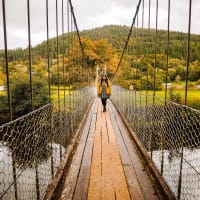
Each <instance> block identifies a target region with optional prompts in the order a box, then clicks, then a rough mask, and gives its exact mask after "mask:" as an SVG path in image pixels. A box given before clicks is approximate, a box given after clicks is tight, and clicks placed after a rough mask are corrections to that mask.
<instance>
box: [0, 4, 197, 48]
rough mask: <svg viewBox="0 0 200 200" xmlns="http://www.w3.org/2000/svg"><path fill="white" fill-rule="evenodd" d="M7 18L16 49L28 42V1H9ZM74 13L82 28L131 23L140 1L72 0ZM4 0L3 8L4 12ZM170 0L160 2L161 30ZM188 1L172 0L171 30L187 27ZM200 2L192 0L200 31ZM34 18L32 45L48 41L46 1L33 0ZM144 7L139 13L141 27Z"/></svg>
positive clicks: (52, 19) (52, 27) (52, 14)
mask: <svg viewBox="0 0 200 200" xmlns="http://www.w3.org/2000/svg"><path fill="white" fill-rule="evenodd" d="M48 2H49V33H50V37H55V36H56V1H55V0H48ZM63 2H64V32H67V20H68V19H67V0H63ZM144 2H145V10H144V25H145V27H148V15H149V9H148V3H149V1H144ZM5 3H6V21H7V37H8V47H9V48H16V47H19V46H22V47H26V46H27V45H28V33H27V30H28V24H27V23H28V22H27V0H6V1H5ZM61 3H62V0H58V10H59V11H58V18H59V23H58V27H59V34H61V33H62V27H61V25H62V18H61V15H62V10H61ZM72 3H73V6H74V11H75V15H76V18H77V23H78V27H79V29H80V30H83V29H90V28H94V27H98V26H103V25H108V24H122V25H131V23H132V19H133V16H134V14H135V9H136V5H137V3H138V1H137V0H135V1H133V0H123V1H122V0H103V1H101V0H92V1H91V0H73V1H72ZM1 4H2V1H0V10H1V11H2V5H1ZM167 7H168V0H162V1H159V11H158V12H159V16H158V27H159V29H167V21H168V12H167ZM155 8H156V0H151V22H150V25H151V27H152V28H155V16H156V12H155ZM188 9H189V1H188V0H177V1H171V15H170V30H177V31H184V32H187V30H188ZM199 10H200V1H199V0H193V1H192V24H191V31H192V32H193V33H198V34H199V33H200V22H199V19H200V12H199ZM30 13H31V16H30V19H31V42H32V45H35V44H37V43H40V42H41V41H43V40H46V0H30ZM141 16H142V7H141V8H140V12H139V26H140V27H141V24H142V22H141ZM3 46H4V42H3V20H2V12H0V48H3Z"/></svg>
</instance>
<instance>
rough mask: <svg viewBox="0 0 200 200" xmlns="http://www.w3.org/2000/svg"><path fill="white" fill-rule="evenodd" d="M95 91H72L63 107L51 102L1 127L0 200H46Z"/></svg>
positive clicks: (85, 89)
mask: <svg viewBox="0 0 200 200" xmlns="http://www.w3.org/2000/svg"><path fill="white" fill-rule="evenodd" d="M94 94H95V93H94V90H93V89H91V88H83V89H79V90H76V91H71V92H70V95H69V96H68V97H67V99H66V102H67V106H66V107H64V106H63V105H61V109H60V110H58V106H57V105H56V104H48V105H45V106H44V107H41V108H40V109H38V110H35V111H34V112H31V113H29V114H27V115H25V116H23V117H21V118H19V119H17V120H15V121H12V122H10V123H7V124H4V125H2V126H0V137H1V138H0V199H2V200H4V199H9V200H10V199H13V200H14V199H20V200H23V199H24V200H25V199H26V200H27V199H34V200H35V199H43V197H44V194H45V192H46V189H47V186H48V184H49V183H50V182H51V181H52V178H53V177H54V175H55V173H56V170H57V168H58V166H59V165H60V162H61V161H62V157H63V154H64V152H65V149H66V148H67V146H68V144H69V142H70V139H71V138H72V137H73V134H74V133H75V131H76V129H77V126H78V123H79V122H80V120H81V119H82V116H83V114H84V113H85V110H86V108H87V107H88V104H89V102H90V101H91V100H92V98H93V95H94ZM83 97H84V98H83Z"/></svg>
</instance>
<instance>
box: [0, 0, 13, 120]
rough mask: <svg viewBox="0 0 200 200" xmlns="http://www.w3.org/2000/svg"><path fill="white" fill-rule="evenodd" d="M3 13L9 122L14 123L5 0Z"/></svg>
mask: <svg viewBox="0 0 200 200" xmlns="http://www.w3.org/2000/svg"><path fill="white" fill-rule="evenodd" d="M2 11H3V30H4V49H5V65H6V81H7V96H8V110H9V120H10V121H12V118H13V116H12V106H11V92H10V75H9V74H10V73H9V68H8V46H7V26H6V9H5V0H2Z"/></svg>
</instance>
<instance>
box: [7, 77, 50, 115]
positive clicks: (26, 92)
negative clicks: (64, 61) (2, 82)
mask: <svg viewBox="0 0 200 200" xmlns="http://www.w3.org/2000/svg"><path fill="white" fill-rule="evenodd" d="M11 91H12V92H11V94H12V95H11V97H12V108H13V115H14V118H17V117H19V116H22V115H24V114H26V113H28V112H30V111H32V106H31V88H30V83H29V81H28V79H27V78H24V79H22V80H16V82H14V83H13V84H12V88H11ZM46 103H48V90H47V83H45V82H44V81H42V80H39V79H36V80H34V81H33V106H34V109H37V108H39V107H41V106H43V105H45V104H46Z"/></svg>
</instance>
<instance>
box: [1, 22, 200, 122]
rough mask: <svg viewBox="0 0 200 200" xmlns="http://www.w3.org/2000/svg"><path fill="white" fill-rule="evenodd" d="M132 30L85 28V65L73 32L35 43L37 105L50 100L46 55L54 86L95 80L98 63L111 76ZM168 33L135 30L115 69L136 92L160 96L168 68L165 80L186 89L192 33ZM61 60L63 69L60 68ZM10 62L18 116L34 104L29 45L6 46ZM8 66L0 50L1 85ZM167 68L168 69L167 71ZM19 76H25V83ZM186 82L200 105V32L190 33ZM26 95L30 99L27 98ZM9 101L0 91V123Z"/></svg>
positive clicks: (178, 88) (4, 82)
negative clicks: (196, 33) (31, 88)
mask: <svg viewBox="0 0 200 200" xmlns="http://www.w3.org/2000/svg"><path fill="white" fill-rule="evenodd" d="M129 30H130V27H128V26H120V25H107V26H103V27H99V28H95V29H90V30H83V31H81V32H80V35H81V41H82V45H83V49H84V54H85V60H84V65H83V66H82V54H81V50H80V44H79V41H78V39H77V37H76V33H75V32H71V33H69V34H67V33H65V34H64V35H60V36H59V38H58V40H57V38H52V39H50V40H49V42H48V45H49V46H48V47H49V48H47V42H46V41H44V42H42V43H41V44H38V45H36V46H34V47H31V62H32V75H33V84H34V87H33V90H34V91H35V100H34V101H35V107H36V108H37V107H40V106H41V105H44V104H45V103H47V102H48V98H47V96H48V92H47V91H48V73H47V71H48V69H47V60H48V56H49V62H50V63H49V64H50V74H51V76H50V78H51V85H52V86H55V85H57V84H58V83H59V84H61V85H65V84H67V85H68V86H74V85H75V83H80V82H82V83H84V82H86V81H88V80H90V81H91V82H94V81H95V75H96V74H95V72H96V66H97V64H98V65H99V67H100V68H103V67H104V66H106V67H107V74H108V76H109V78H110V79H111V80H112V78H113V77H114V75H115V71H116V67H117V65H118V63H119V59H120V56H121V53H122V50H123V48H124V44H125V41H126V39H127V35H128V33H129ZM167 37H168V33H167V31H165V30H158V31H157V32H156V30H155V29H141V28H134V29H133V32H132V35H131V37H130V40H129V43H128V46H127V49H126V51H125V54H124V58H123V60H122V63H121V66H120V68H119V70H118V72H117V79H116V80H117V81H118V83H120V84H122V85H123V86H124V87H126V88H129V86H130V85H132V86H133V87H134V89H136V90H138V91H143V90H145V89H148V90H149V91H152V90H156V91H158V94H159V92H160V91H162V90H163V84H164V83H165V82H166V71H167V72H168V74H167V82H168V83H172V84H173V86H174V88H173V89H174V90H175V91H179V92H180V93H183V92H184V89H185V80H186V66H187V56H188V54H187V52H188V34H187V33H183V32H170V34H169V42H167ZM57 41H58V44H57ZM48 52H49V53H48ZM167 52H168V56H167ZM58 64H59V67H60V69H59V72H58V71H57V65H58ZM8 65H9V76H10V84H11V96H12V100H13V101H12V106H13V108H14V109H15V110H14V113H16V114H15V118H16V117H18V116H21V115H22V114H24V113H27V112H28V111H29V110H30V109H29V107H30V105H29V103H27V101H28V96H29V93H30V91H28V89H27V91H26V89H25V88H28V85H29V54H28V48H25V49H22V48H17V49H12V50H8ZM5 66H6V65H5V52H4V50H0V86H6V67H5ZM167 66H168V70H166V69H167ZM88 76H89V78H88ZM21 77H24V80H23V81H22V80H21ZM188 81H189V82H188V87H189V90H191V91H192V92H193V93H194V95H193V97H194V98H193V101H191V102H190V104H189V106H192V107H194V108H197V109H200V105H199V99H200V94H199V93H200V91H199V90H200V89H199V86H200V35H195V34H191V41H190V58H189V73H188ZM82 85H84V84H82ZM74 87H75V86H74ZM17 88H24V89H21V91H22V90H23V91H24V93H23V94H22V92H21V93H20V92H19V91H18V90H17ZM36 91H37V92H36ZM24 95H25V96H27V98H24ZM20 99H21V100H23V101H24V102H23V105H25V107H24V106H23V108H21V106H19V105H20ZM52 100H55V99H52ZM6 103H7V97H6V91H0V119H1V122H5V121H6V117H5V115H4V113H5V112H6V110H7V109H6V106H5V105H6ZM21 103H22V102H21ZM179 103H181V102H179ZM22 110H23V111H22Z"/></svg>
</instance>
